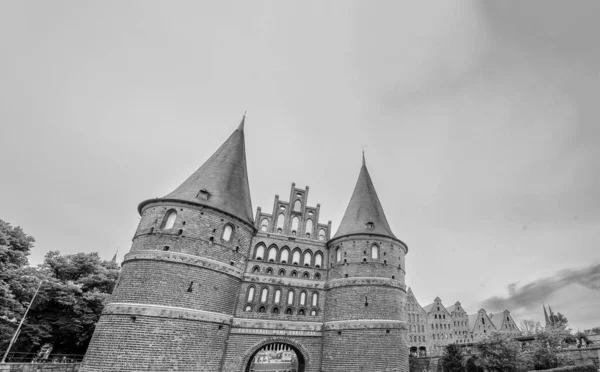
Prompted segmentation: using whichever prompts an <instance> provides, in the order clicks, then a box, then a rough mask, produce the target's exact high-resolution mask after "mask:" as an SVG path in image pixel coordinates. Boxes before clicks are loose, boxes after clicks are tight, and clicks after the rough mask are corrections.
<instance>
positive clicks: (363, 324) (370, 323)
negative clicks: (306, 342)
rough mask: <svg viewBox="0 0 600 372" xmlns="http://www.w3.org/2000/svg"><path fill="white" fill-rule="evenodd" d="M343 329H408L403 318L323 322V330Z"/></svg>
mask: <svg viewBox="0 0 600 372" xmlns="http://www.w3.org/2000/svg"><path fill="white" fill-rule="evenodd" d="M343 329H408V327H407V325H406V322H405V321H404V320H394V319H360V320H336V321H331V322H326V323H324V324H323V330H324V331H340V330H343Z"/></svg>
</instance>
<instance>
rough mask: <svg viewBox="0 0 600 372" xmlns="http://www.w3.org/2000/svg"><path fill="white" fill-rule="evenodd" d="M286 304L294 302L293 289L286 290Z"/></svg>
mask: <svg viewBox="0 0 600 372" xmlns="http://www.w3.org/2000/svg"><path fill="white" fill-rule="evenodd" d="M287 304H288V305H293V304H294V291H289V292H288V297H287Z"/></svg>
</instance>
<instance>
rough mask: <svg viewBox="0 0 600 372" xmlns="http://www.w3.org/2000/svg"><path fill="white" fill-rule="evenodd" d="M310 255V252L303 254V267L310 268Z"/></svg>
mask: <svg viewBox="0 0 600 372" xmlns="http://www.w3.org/2000/svg"><path fill="white" fill-rule="evenodd" d="M311 261H312V254H311V253H310V252H308V251H307V252H304V266H310V264H311V263H312V262H311Z"/></svg>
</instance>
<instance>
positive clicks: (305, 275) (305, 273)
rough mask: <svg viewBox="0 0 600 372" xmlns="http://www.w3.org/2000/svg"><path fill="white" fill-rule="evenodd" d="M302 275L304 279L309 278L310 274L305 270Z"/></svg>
mask: <svg viewBox="0 0 600 372" xmlns="http://www.w3.org/2000/svg"><path fill="white" fill-rule="evenodd" d="M302 277H303V278H304V279H309V278H310V274H309V273H308V272H306V271H305V272H304V274H302Z"/></svg>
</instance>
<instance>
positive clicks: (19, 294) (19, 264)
mask: <svg viewBox="0 0 600 372" xmlns="http://www.w3.org/2000/svg"><path fill="white" fill-rule="evenodd" d="M34 242H35V240H34V239H33V237H31V236H29V235H27V234H25V233H24V232H23V230H22V229H21V228H20V227H12V226H11V225H10V224H9V223H8V222H5V221H2V220H0V350H4V349H6V348H7V347H8V344H9V342H10V339H11V338H12V335H13V334H14V332H15V330H16V328H17V326H18V324H19V321H20V320H21V318H22V316H23V313H24V312H25V308H26V307H27V304H28V303H29V301H31V298H32V297H33V294H34V292H35V289H36V287H37V285H38V283H39V280H38V279H37V273H36V271H35V270H34V269H32V268H30V267H29V266H28V265H29V261H28V260H27V256H29V254H30V252H31V249H32V248H33V243H34Z"/></svg>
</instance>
